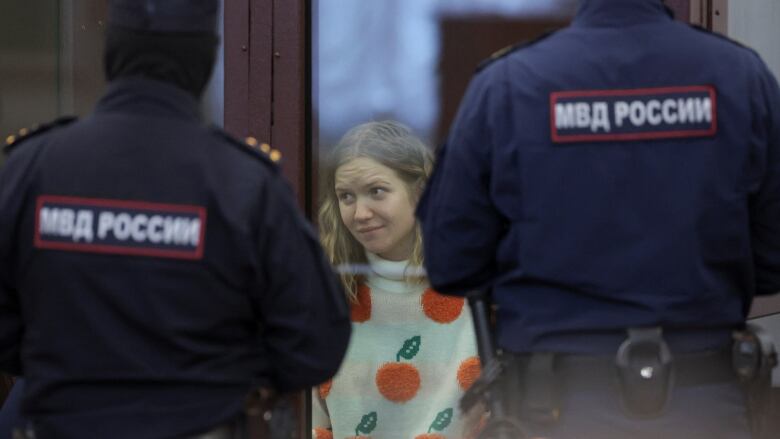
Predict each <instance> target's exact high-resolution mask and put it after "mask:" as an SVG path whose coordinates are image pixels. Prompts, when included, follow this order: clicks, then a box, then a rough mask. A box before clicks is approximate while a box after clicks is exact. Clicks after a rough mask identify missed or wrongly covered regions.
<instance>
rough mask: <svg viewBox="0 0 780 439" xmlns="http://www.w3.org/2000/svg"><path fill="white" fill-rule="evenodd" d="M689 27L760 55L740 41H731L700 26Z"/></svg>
mask: <svg viewBox="0 0 780 439" xmlns="http://www.w3.org/2000/svg"><path fill="white" fill-rule="evenodd" d="M688 26H690V27H691V28H692V29H693V30H696V31H699V32H703V33H706V34H708V35H712V36H713V37H717V38H720V39H721V40H723V41H728V42H729V43H731V44H733V45H735V46H737V47H741V48H742V49H747V50H748V51H750V52H752V53H754V54H756V55H758V52H756V51H755V50H754V49H753V48H752V47H749V46H746V45H744V44H742V43H740V42H739V41H737V40H734V39H731V38H729V37H727V36H725V35H722V34H719V33H717V32H713V31H711V30H709V29H705V28H703V27H701V26H699V25H698V24H690V23H689V24H688Z"/></svg>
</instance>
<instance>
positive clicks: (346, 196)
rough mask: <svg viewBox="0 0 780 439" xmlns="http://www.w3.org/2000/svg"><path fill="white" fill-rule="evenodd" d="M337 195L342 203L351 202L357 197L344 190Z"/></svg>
mask: <svg viewBox="0 0 780 439" xmlns="http://www.w3.org/2000/svg"><path fill="white" fill-rule="evenodd" d="M337 196H338V198H339V201H341V202H342V203H349V202H351V201H352V200H353V199H354V198H355V197H354V196H353V195H352V194H350V193H349V192H342V193H340V194H337Z"/></svg>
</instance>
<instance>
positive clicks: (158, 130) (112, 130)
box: [0, 0, 349, 438]
mask: <svg viewBox="0 0 780 439" xmlns="http://www.w3.org/2000/svg"><path fill="white" fill-rule="evenodd" d="M216 4H217V2H215V1H205V0H204V1H185V0H182V1H175V2H174V1H170V0H165V1H152V2H135V1H114V2H113V3H112V5H111V14H112V16H111V20H112V26H111V28H110V29H109V32H108V38H107V55H106V64H107V72H108V76H109V80H110V84H109V89H108V91H107V93H106V95H105V96H104V97H103V99H102V100H101V101H100V102H99V104H98V105H97V107H96V109H95V112H94V113H93V114H92V115H90V116H89V117H87V118H85V119H84V120H82V121H79V122H72V123H71V122H68V121H59V122H57V123H55V124H53V125H52V126H51V127H47V128H44V129H41V130H39V132H37V133H34V134H32V135H31V136H30V138H29V139H24V140H22V141H21V142H20V144H19V145H18V146H14V147H13V150H12V152H11V155H10V158H9V160H8V162H7V164H6V166H5V168H4V169H3V172H2V174H0V178H2V186H0V206H1V209H2V210H0V212H2V213H0V225H1V227H0V261H2V266H3V268H2V269H0V270H2V272H0V275H1V276H0V281H2V283H0V315H1V318H2V321H3V323H0V329H2V330H3V331H4V332H3V334H4V337H1V338H0V366H2V367H3V368H4V369H7V370H9V371H11V372H16V373H19V372H22V373H23V374H24V376H25V378H26V384H27V388H26V395H25V410H24V411H25V413H26V414H27V415H29V416H30V417H31V418H32V420H33V422H34V426H35V429H36V434H37V437H44V438H45V437H50V436H51V437H112V438H120V437H132V438H142V437H150V438H152V437H155V438H157V437H174V436H181V435H190V434H196V433H201V432H204V431H207V430H209V429H211V428H213V427H215V426H218V425H220V424H222V423H225V422H230V421H231V420H233V419H235V418H236V417H237V416H240V413H241V412H242V410H243V404H244V397H245V396H246V395H247V394H248V393H249V392H250V391H251V390H253V389H255V388H257V387H259V386H265V387H270V388H274V389H276V390H280V391H290V390H296V389H301V388H305V387H307V386H311V385H314V384H318V383H320V382H323V381H325V380H326V379H327V378H329V377H330V376H331V375H332V374H333V373H334V372H335V370H336V368H337V367H338V364H339V362H340V360H341V357H342V355H343V353H344V350H345V347H346V341H347V338H348V334H349V320H348V318H347V314H346V305H345V303H344V302H343V299H342V297H343V294H342V293H341V291H340V289H339V288H340V287H338V286H337V284H336V283H335V278H334V277H333V275H332V273H331V272H330V269H329V267H328V264H327V262H326V261H325V259H324V258H323V256H322V254H321V251H320V248H319V245H318V243H317V241H316V239H315V237H314V236H313V234H312V232H311V230H310V228H309V226H308V225H307V224H306V223H305V220H304V219H303V218H302V217H301V216H300V214H299V213H298V212H297V209H296V207H295V203H294V201H293V198H292V196H291V194H290V191H289V189H288V187H287V186H286V184H285V183H284V182H283V181H282V177H281V175H280V172H279V171H278V169H277V168H276V165H275V164H274V163H272V161H271V160H270V159H269V158H267V157H266V156H265V155H264V153H262V152H260V151H254V150H251V149H250V148H249V147H247V146H245V145H243V144H239V143H237V142H235V141H233V140H232V139H230V138H229V137H227V136H226V135H224V134H222V133H221V132H219V131H218V130H216V129H212V128H208V127H206V126H204V125H203V124H202V123H201V121H200V116H199V114H198V98H199V96H200V93H201V92H202V90H203V88H204V87H205V84H206V81H207V80H208V78H209V74H210V71H211V67H212V64H213V61H214V51H215V46H216V37H215V36H214V33H213V32H214V23H215V16H216ZM17 350H20V351H17Z"/></svg>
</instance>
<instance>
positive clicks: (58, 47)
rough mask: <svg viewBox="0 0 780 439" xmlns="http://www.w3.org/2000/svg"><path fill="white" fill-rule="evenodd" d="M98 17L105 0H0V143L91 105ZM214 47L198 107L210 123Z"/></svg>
mask: <svg viewBox="0 0 780 439" xmlns="http://www.w3.org/2000/svg"><path fill="white" fill-rule="evenodd" d="M106 20H107V2H105V1H99V2H97V1H78V0H60V1H56V2H53V1H50V0H29V1H24V2H12V1H4V2H2V3H1V4H0V136H2V139H1V140H0V142H2V143H0V145H4V144H5V141H6V139H8V138H9V136H15V137H16V136H19V134H20V133H19V132H20V130H21V132H22V133H25V132H26V131H29V130H30V129H31V128H33V127H35V126H37V125H40V124H42V123H46V122H48V121H51V120H53V119H55V118H57V117H59V116H64V115H76V116H85V115H86V114H88V113H89V112H90V111H91V110H92V107H93V106H94V105H95V103H96V102H97V100H98V99H99V98H100V96H101V95H102V94H103V91H104V89H105V85H106V82H105V78H104V73H103V48H104V35H105V29H106V26H107V21H106ZM221 23H222V20H220V24H221ZM221 31H222V27H221V26H220V32H221ZM222 54H223V47H222V46H220V50H219V52H218V59H217V65H216V66H215V68H214V73H213V76H212V80H211V82H210V83H209V87H208V89H207V90H206V93H205V96H204V98H205V99H204V109H203V112H204V115H205V118H206V120H208V121H210V122H212V123H215V124H217V125H222V119H223V88H224V87H223V84H224V68H223V62H222V60H223V55H222ZM0 163H2V155H0Z"/></svg>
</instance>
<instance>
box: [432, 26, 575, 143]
mask: <svg viewBox="0 0 780 439" xmlns="http://www.w3.org/2000/svg"><path fill="white" fill-rule="evenodd" d="M568 23H569V22H568V21H567V20H565V19H555V18H550V19H544V18H541V19H519V20H511V19H507V18H503V17H491V16H481V17H479V16H477V17H459V16H456V17H445V18H444V19H443V20H442V21H441V25H440V27H441V33H440V34H441V35H442V43H441V52H440V53H441V54H440V58H439V70H440V74H441V82H440V84H441V91H440V96H441V98H440V99H441V103H440V109H441V110H440V116H439V126H438V129H437V135H436V139H434V140H435V143H436V144H437V145H438V144H439V143H441V141H443V140H444V138H445V136H446V134H447V131H448V130H449V128H450V125H451V124H452V120H453V119H454V118H455V113H456V112H457V109H458V105H459V104H460V100H461V98H462V97H463V93H464V92H465V91H466V86H467V85H468V83H469V80H470V79H471V77H472V76H473V74H474V69H475V68H476V67H477V65H479V63H480V62H481V61H483V60H485V59H486V58H488V57H489V56H490V55H491V54H492V53H494V52H495V51H497V50H499V49H501V48H502V47H506V46H509V45H511V44H515V43H518V42H521V41H529V40H532V39H534V38H536V37H538V36H539V35H542V34H543V33H545V32H548V31H551V30H554V29H559V28H561V27H564V26H566V25H568ZM475 35H479V38H475V37H474V36H475Z"/></svg>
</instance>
